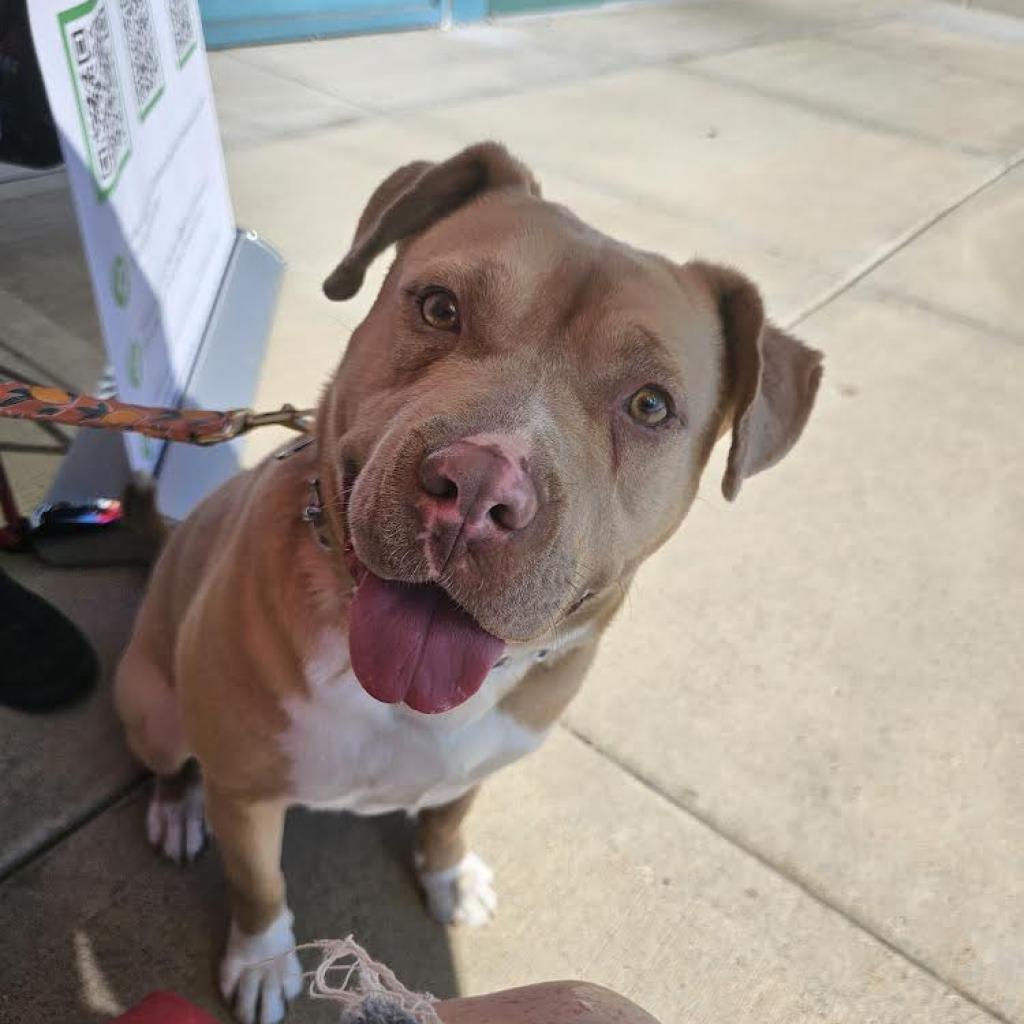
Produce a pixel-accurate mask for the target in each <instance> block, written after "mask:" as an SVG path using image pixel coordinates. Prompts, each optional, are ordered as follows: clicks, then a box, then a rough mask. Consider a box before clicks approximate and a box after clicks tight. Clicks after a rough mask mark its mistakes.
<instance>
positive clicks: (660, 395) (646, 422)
mask: <svg viewBox="0 0 1024 1024" xmlns="http://www.w3.org/2000/svg"><path fill="white" fill-rule="evenodd" d="M626 409H627V411H628V412H629V415H630V416H631V417H632V418H633V419H634V420H636V422H637V423H640V424H642V425H643V426H645V427H656V426H657V425H658V424H659V423H663V422H664V421H665V420H667V419H668V416H669V413H670V412H671V407H670V399H669V397H668V395H666V394H665V392H664V391H662V390H661V388H656V387H653V386H652V385H648V386H647V387H645V388H641V389H640V390H639V391H637V392H636V394H634V395H633V396H632V397H631V398H630V400H629V403H628V404H627V406H626Z"/></svg>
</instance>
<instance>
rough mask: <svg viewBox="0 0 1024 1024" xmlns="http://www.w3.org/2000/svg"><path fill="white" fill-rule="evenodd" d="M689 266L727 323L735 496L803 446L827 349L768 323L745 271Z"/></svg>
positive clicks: (730, 485)
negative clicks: (749, 480) (821, 349)
mask: <svg viewBox="0 0 1024 1024" xmlns="http://www.w3.org/2000/svg"><path fill="white" fill-rule="evenodd" d="M683 270H684V272H689V273H695V274H698V275H699V276H700V277H701V278H702V279H703V280H704V282H705V283H706V285H707V286H708V287H709V288H710V289H711V292H712V295H713V296H714V298H715V301H716V303H717V306H718V315H719V317H720V319H721V322H722V334H723V338H724V340H725V346H726V365H727V368H728V387H729V395H728V398H727V401H728V412H727V415H729V417H730V421H731V423H732V443H731V445H730V447H729V459H728V462H727V464H726V470H725V476H724V477H723V478H722V493H723V494H724V495H725V497H726V498H727V499H728V500H729V501H733V500H734V499H735V498H736V496H737V495H738V494H739V492H740V486H741V485H742V483H743V481H744V479H745V478H746V477H748V476H753V475H754V474H755V473H759V472H760V471H761V470H762V469H768V468H769V466H774V465H775V463H776V462H778V461H779V460H780V459H781V458H782V457H783V456H784V455H785V454H786V452H788V451H789V450H790V448H792V447H793V445H794V444H796V442H797V439H798V438H799V437H800V434H801V432H802V431H803V429H804V425H805V424H806V423H807V419H808V417H809V416H810V415H811V409H812V408H813V406H814V398H815V395H816V394H817V392H818V384H819V383H820V382H821V375H822V365H821V362H822V354H821V353H820V352H818V351H816V350H815V349H813V348H809V347H808V346H807V345H805V344H804V343H803V342H801V341H798V340H797V339H796V338H794V337H793V336H792V335H789V334H786V332H785V331H782V330H779V328H777V327H775V326H774V325H773V324H771V323H769V322H768V320H767V319H766V318H765V314H764V305H763V303H762V302H761V296H760V294H759V293H758V291H757V288H756V287H754V285H753V284H752V283H751V282H750V281H749V280H748V279H747V278H746V277H744V276H743V275H742V274H740V273H738V272H737V271H735V270H732V269H731V268H729V267H723V266H718V265H716V264H713V263H704V262H703V261H700V260H694V261H692V262H690V263H687V264H686V265H685V266H684V268H683Z"/></svg>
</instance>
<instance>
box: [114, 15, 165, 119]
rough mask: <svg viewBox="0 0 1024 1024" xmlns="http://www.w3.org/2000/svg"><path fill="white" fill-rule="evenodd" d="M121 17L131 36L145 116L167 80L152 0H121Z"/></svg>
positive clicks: (137, 89) (131, 53)
mask: <svg viewBox="0 0 1024 1024" xmlns="http://www.w3.org/2000/svg"><path fill="white" fill-rule="evenodd" d="M121 18H122V20H123V22H124V35H125V39H127V40H128V57H129V61H130V63H131V68H132V80H133V81H134V83H135V100H136V102H137V103H138V105H139V114H140V116H142V117H145V116H146V114H148V113H149V110H150V108H151V107H152V105H153V103H154V102H155V101H156V99H157V97H158V96H159V95H160V90H161V89H162V88H163V84H164V79H163V72H162V71H161V69H160V51H159V50H158V49H157V42H156V32H155V30H154V28H153V14H152V12H151V11H150V9H149V0H121Z"/></svg>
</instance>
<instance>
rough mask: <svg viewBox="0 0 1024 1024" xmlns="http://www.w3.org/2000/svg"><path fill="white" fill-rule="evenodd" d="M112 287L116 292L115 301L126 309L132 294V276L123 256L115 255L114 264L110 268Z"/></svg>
mask: <svg viewBox="0 0 1024 1024" xmlns="http://www.w3.org/2000/svg"><path fill="white" fill-rule="evenodd" d="M110 289H111V291H112V292H113V293H114V301H115V302H116V303H117V304H118V305H119V306H120V307H121V308H122V309H124V307H125V306H127V305H128V297H129V296H130V294H131V278H130V277H129V276H128V264H127V263H126V262H125V259H124V257H123V256H115V257H114V265H113V267H111V269H110Z"/></svg>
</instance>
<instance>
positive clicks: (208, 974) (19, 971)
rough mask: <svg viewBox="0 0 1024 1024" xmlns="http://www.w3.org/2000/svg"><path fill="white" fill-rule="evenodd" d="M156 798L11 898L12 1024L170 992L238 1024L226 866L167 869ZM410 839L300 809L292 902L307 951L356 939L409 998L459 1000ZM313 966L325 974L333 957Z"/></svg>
mask: <svg viewBox="0 0 1024 1024" xmlns="http://www.w3.org/2000/svg"><path fill="white" fill-rule="evenodd" d="M147 798H148V787H147V792H145V793H143V792H139V791H137V792H136V793H135V794H133V795H132V796H131V797H129V798H128V799H126V800H124V801H122V802H121V803H119V804H117V805H116V806H114V807H112V808H110V809H109V810H108V811H107V812H106V813H104V814H102V815H100V816H99V817H98V818H97V819H95V820H94V821H93V822H92V823H90V824H89V825H88V826H86V827H85V828H83V829H82V830H80V831H79V832H77V833H76V834H75V835H73V836H72V837H71V838H70V839H69V840H68V841H67V842H66V843H65V844H62V846H61V847H60V848H58V850H56V851H54V855H52V856H50V857H45V858H41V859H40V860H39V861H37V862H36V863H35V864H33V865H31V866H30V867H28V868H27V869H25V871H23V872H21V873H19V875H18V876H17V878H16V879H12V880H10V881H9V882H8V884H7V885H5V886H4V887H3V888H2V889H0V916H2V918H3V920H4V929H5V933H6V934H7V940H6V946H5V955H4V957H3V958H0V1019H3V1020H8V1019H10V1020H19V1021H24V1022H26V1024H35V1022H40V1024H41V1022H43V1021H53V1020H64V1021H83V1022H97V1024H98V1022H100V1021H109V1020H110V1019H111V1018H112V1017H114V1016H116V1015H117V1014H118V1013H119V1012H121V1011H123V1010H125V1009H127V1008H129V1007H131V1006H133V1005H134V1004H135V1003H137V1002H138V1001H139V1000H140V999H142V998H143V997H144V996H145V995H147V994H148V993H150V992H152V991H155V990H170V991H173V992H177V993H178V994H179V995H181V996H184V997H185V998H186V999H188V1000H190V1001H191V1002H193V1003H195V1004H197V1005H198V1006H201V1007H203V1008H204V1009H206V1010H207V1011H208V1012H209V1013H211V1014H212V1015H213V1016H214V1017H215V1018H217V1019H219V1020H222V1021H224V1022H229V1021H230V1020H231V1016H230V1013H229V1012H228V1010H227V1009H226V1008H225V1006H224V1005H223V1003H222V1001H221V999H220V996H219V994H218V992H217V985H216V974H217V958H218V957H219V955H220V952H221V950H222V948H223V942H224V937H225V934H226V927H227V920H228V910H227V901H226V893H225V883H224V875H223V871H222V869H221V864H220V857H219V855H218V853H217V850H216V848H215V847H214V848H213V849H210V850H207V851H206V852H204V854H203V855H202V857H201V858H200V859H199V860H198V861H197V862H196V863H194V864H191V865H188V866H187V867H177V866H176V865H174V864H171V863H170V862H169V861H166V860H163V859H161V858H160V857H158V855H157V854H156V853H155V852H154V851H153V850H151V849H150V848H149V847H148V845H147V843H146V841H145V838H144V834H143V832H144V828H143V821H144V814H145V805H146V799H147ZM410 831H411V830H410V828H409V825H408V823H407V822H406V820H405V818H404V816H400V815H394V816H390V817H387V818H377V819H358V818H352V817H349V816H347V815H343V814H334V813H311V812H307V811H293V812H292V813H291V814H290V815H289V819H288V827H287V831H286V838H285V851H284V865H285V873H286V875H287V879H288V902H289V904H290V906H291V908H292V910H293V911H294V913H295V922H296V924H295V930H296V936H297V938H298V941H299V942H300V943H303V942H310V941H314V940H318V939H343V938H345V937H347V936H348V935H352V936H353V937H354V938H355V939H356V941H358V942H359V943H360V944H361V945H362V946H363V947H364V948H365V949H366V950H367V951H368V952H369V953H370V955H371V956H372V957H373V958H374V959H376V960H379V961H380V962H382V963H385V964H387V965H388V966H389V967H390V968H391V969H392V970H393V971H394V972H395V974H396V975H397V977H398V978H399V979H400V980H401V981H402V983H403V984H404V985H406V987H408V988H409V989H412V990H417V991H421V992H422V991H427V992H431V993H432V994H433V995H435V996H438V997H440V998H444V997H446V996H451V995H454V994H457V982H456V977H455V970H454V965H453V961H452V956H451V950H450V945H449V941H448V936H447V932H446V929H445V928H444V927H442V926H441V925H439V924H437V923H436V922H434V921H433V919H432V918H431V917H430V916H429V915H428V913H427V911H426V908H425V907H424V904H423V901H422V898H421V896H420V893H419V891H418V889H417V886H416V883H415V881H414V879H413V875H412V871H411V866H410V862H411V855H410V850H411V846H410V843H411V837H410ZM19 922H20V931H19V930H17V927H16V926H17V925H18V924H19ZM302 958H303V966H304V967H305V968H306V969H307V970H313V969H314V968H315V967H316V966H317V965H318V964H319V963H320V960H321V955H320V953H319V952H318V951H317V950H308V951H305V952H303V953H302ZM332 980H333V982H334V983H335V984H337V983H339V982H340V976H339V977H335V978H333V979H332ZM338 1014H339V1007H338V1005H337V1004H336V1003H334V1002H328V1001H323V1000H314V999H309V998H307V997H305V996H303V997H300V998H299V999H298V1000H297V1001H296V1002H295V1003H294V1004H293V1006H292V1009H291V1012H290V1014H289V1018H288V1019H289V1021H292V1022H300V1024H319V1022H321V1021H322V1022H324V1024H326V1022H328V1021H330V1022H336V1021H337V1020H338Z"/></svg>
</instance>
